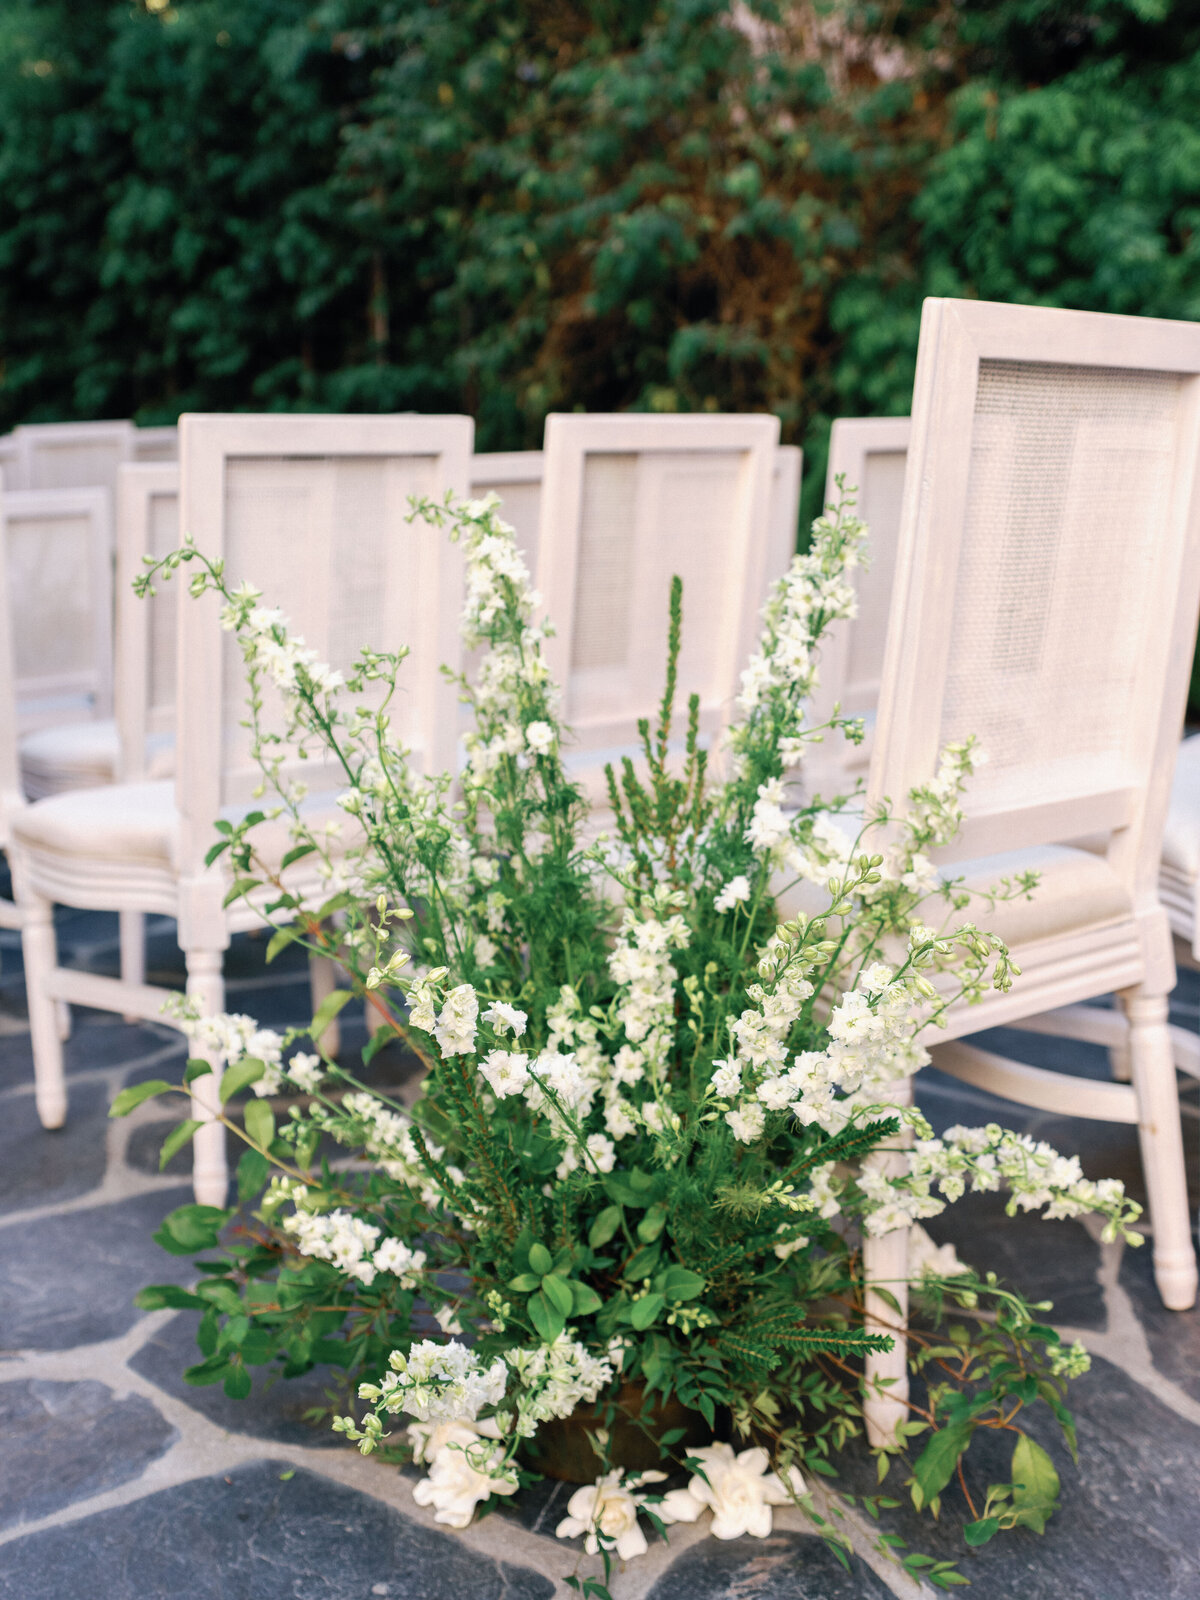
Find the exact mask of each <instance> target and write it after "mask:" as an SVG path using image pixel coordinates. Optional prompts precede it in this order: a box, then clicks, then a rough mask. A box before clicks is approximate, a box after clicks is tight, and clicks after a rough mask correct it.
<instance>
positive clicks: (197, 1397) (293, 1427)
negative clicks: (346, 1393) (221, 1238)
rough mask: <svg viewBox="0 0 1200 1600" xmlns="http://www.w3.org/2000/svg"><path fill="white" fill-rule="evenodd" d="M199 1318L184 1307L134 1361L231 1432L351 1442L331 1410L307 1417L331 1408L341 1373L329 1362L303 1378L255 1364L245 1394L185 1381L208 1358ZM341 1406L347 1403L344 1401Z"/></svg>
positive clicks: (284, 1440) (340, 1445)
mask: <svg viewBox="0 0 1200 1600" xmlns="http://www.w3.org/2000/svg"><path fill="white" fill-rule="evenodd" d="M198 1322H199V1317H198V1315H197V1314H196V1313H195V1312H191V1311H181V1312H180V1313H179V1315H178V1316H177V1317H172V1319H171V1321H170V1322H168V1323H166V1324H165V1325H164V1326H163V1327H162V1328H160V1329H159V1330H158V1332H157V1333H156V1334H155V1335H154V1336H153V1338H151V1339H148V1340H147V1341H146V1343H145V1344H144V1345H143V1346H142V1348H141V1349H140V1350H139V1351H138V1352H137V1354H136V1355H135V1356H134V1358H133V1360H132V1361H131V1362H130V1363H129V1364H130V1366H131V1367H132V1368H133V1370H134V1371H135V1372H140V1373H141V1375H142V1377H144V1378H149V1379H150V1381H151V1383H154V1384H157V1385H158V1387H159V1388H160V1389H162V1390H163V1391H164V1393H166V1394H169V1395H173V1396H174V1398H175V1399H177V1400H182V1401H183V1402H184V1404H185V1405H189V1406H191V1408H192V1410H193V1411H198V1412H199V1413H200V1414H201V1415H202V1416H205V1417H207V1418H208V1420H209V1421H210V1422H213V1423H215V1424H216V1425H217V1427H219V1428H226V1429H228V1431H229V1432H230V1433H241V1434H249V1435H250V1436H251V1437H253V1438H256V1439H267V1440H270V1441H271V1443H273V1444H288V1445H292V1444H299V1445H316V1446H319V1447H322V1448H327V1449H337V1450H344V1449H346V1448H347V1446H346V1442H345V1440H344V1439H343V1438H342V1437H341V1436H340V1434H336V1433H334V1432H333V1429H332V1428H331V1427H330V1425H329V1418H328V1417H327V1416H326V1417H324V1418H322V1419H321V1420H320V1421H315V1422H309V1421H306V1420H305V1413H306V1412H307V1411H310V1410H312V1409H313V1408H314V1407H320V1408H322V1409H327V1408H328V1407H329V1405H330V1403H331V1401H330V1394H331V1392H332V1391H333V1390H334V1387H335V1385H336V1384H337V1382H338V1374H336V1373H335V1372H333V1371H332V1370H331V1369H330V1368H328V1367H317V1368H314V1369H313V1371H312V1372H306V1373H305V1374H304V1375H303V1376H302V1377H299V1378H280V1377H279V1376H278V1373H277V1370H275V1369H272V1368H269V1367H254V1368H252V1369H251V1371H252V1373H253V1377H254V1388H253V1390H252V1391H251V1393H250V1394H248V1395H247V1396H246V1398H245V1399H244V1400H231V1399H230V1398H229V1396H228V1395H227V1394H226V1393H225V1391H224V1389H223V1388H222V1387H221V1385H220V1384H211V1385H207V1386H205V1387H203V1388H199V1389H198V1388H194V1387H193V1386H192V1385H191V1384H189V1383H185V1382H184V1381H183V1373H184V1369H185V1368H187V1367H192V1366H195V1365H196V1364H197V1362H199V1361H202V1360H203V1359H204V1357H203V1356H202V1355H201V1353H200V1351H199V1349H198V1348H197V1346H196V1325H197V1323H198ZM340 1409H345V1407H344V1404H343V1405H342V1406H341V1407H340Z"/></svg>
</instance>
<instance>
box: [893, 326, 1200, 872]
mask: <svg viewBox="0 0 1200 1600" xmlns="http://www.w3.org/2000/svg"><path fill="white" fill-rule="evenodd" d="M1198 446H1200V325H1196V324H1194V323H1180V322H1165V321H1157V320H1153V319H1151V318H1142V317H1115V316H1104V315H1099V314H1096V313H1091V312H1081V311H1057V310H1050V309H1047V308H1043V307H1037V306H1007V305H989V304H986V303H979V302H971V301H956V300H927V301H926V302H925V309H924V314H923V317H922V322H921V341H920V351H919V356H918V362H917V376H916V384H915V388H914V394H913V417H912V438H911V442H910V446H909V464H908V471H907V474H906V477H905V488H904V509H903V514H902V518H901V533H900V546H899V553H898V557H897V563H896V577H895V583H894V588H893V600H892V608H891V615H890V618H889V622H888V638H887V651H886V655H885V660H884V671H883V684H882V689H881V692H880V702H879V718H878V723H877V727H876V740H875V750H874V755H873V759H872V765H871V776H870V783H869V795H870V797H871V798H872V799H878V798H880V797H881V796H884V795H888V796H891V797H892V798H893V799H894V800H896V801H898V802H899V801H901V800H902V799H903V798H904V796H905V795H906V794H907V792H908V790H909V789H910V788H911V787H912V786H913V785H915V784H918V783H923V782H927V781H928V780H929V779H930V778H932V777H933V775H934V772H935V770H936V766H937V759H938V750H939V748H940V747H941V746H942V745H944V744H945V743H946V742H948V741H951V740H955V739H961V738H963V737H964V736H965V735H967V734H970V733H974V734H976V735H977V736H978V738H979V742H980V745H981V747H982V749H983V750H984V751H985V752H986V753H987V756H988V758H989V759H988V762H987V764H986V765H985V766H983V767H982V768H981V769H980V770H979V772H978V773H977V775H976V776H975V778H974V779H973V780H972V782H971V786H970V789H969V791H968V795H967V800H966V807H965V809H966V817H967V820H966V825H965V828H964V830H963V833H962V835H961V837H960V839H959V840H958V841H957V843H956V845H955V846H954V847H953V849H952V851H951V852H948V853H947V854H948V856H949V858H950V859H955V858H957V859H962V858H964V857H970V856H978V855H985V854H990V853H992V852H994V851H999V850H1015V849H1020V848H1024V847H1027V846H1032V845H1037V844H1048V843H1056V842H1065V841H1069V840H1071V839H1075V838H1082V837H1084V836H1087V835H1091V834H1101V833H1102V834H1107V835H1108V836H1109V847H1108V855H1109V860H1110V862H1112V863H1113V865H1114V866H1115V867H1116V868H1117V869H1118V870H1119V871H1120V872H1121V873H1122V875H1123V876H1124V877H1125V878H1126V879H1127V881H1128V882H1129V884H1130V887H1131V889H1132V890H1133V892H1135V893H1136V894H1138V895H1139V896H1141V897H1142V898H1143V899H1145V898H1147V897H1148V899H1149V900H1150V901H1151V902H1152V901H1153V896H1154V882H1155V879H1156V876H1157V870H1158V856H1159V846H1160V843H1161V832H1162V826H1163V822H1164V819H1165V815H1166V807H1167V800H1168V792H1169V787H1170V780H1171V771H1172V766H1173V761H1174V753H1175V748H1176V745H1177V744H1178V740H1179V735H1180V729H1181V725H1182V721H1183V711H1184V701H1185V694H1186V686H1187V677H1188V667H1189V663H1190V657H1191V651H1192V647H1193V642H1194V639H1195V631H1196V616H1197V609H1198V607H1200V497H1198V485H1197V460H1198Z"/></svg>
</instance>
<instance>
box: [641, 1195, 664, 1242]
mask: <svg viewBox="0 0 1200 1600" xmlns="http://www.w3.org/2000/svg"><path fill="white" fill-rule="evenodd" d="M666 1225H667V1208H666V1206H665V1205H664V1204H663V1202H662V1201H661V1200H658V1201H656V1202H655V1204H654V1205H652V1206H651V1207H650V1209H649V1211H647V1213H646V1215H645V1216H644V1217H643V1218H642V1220H641V1221H640V1222H639V1223H638V1227H637V1236H638V1238H639V1239H640V1240H641V1241H642V1243H643V1244H653V1243H654V1241H655V1239H657V1238H658V1236H659V1234H660V1233H661V1232H662V1231H663V1229H664V1228H665V1227H666Z"/></svg>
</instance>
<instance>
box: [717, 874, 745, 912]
mask: <svg viewBox="0 0 1200 1600" xmlns="http://www.w3.org/2000/svg"><path fill="white" fill-rule="evenodd" d="M749 898H750V880H749V879H748V878H747V877H746V876H745V874H744V873H738V875H737V877H736V878H730V880H729V882H728V883H727V884H726V885H725V887H724V888H723V889H722V890H721V892H720V894H719V895H718V896H717V898H716V899H715V900H714V901H713V905H714V906H715V907H716V909H717V910H718V911H732V910H733V908H734V906H736V905H742V904H743V903H744V902H745V901H747V900H749Z"/></svg>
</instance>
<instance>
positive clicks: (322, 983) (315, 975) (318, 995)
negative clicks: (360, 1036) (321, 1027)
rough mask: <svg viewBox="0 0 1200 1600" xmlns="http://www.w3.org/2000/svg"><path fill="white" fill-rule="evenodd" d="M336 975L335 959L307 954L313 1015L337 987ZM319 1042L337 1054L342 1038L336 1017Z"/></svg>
mask: <svg viewBox="0 0 1200 1600" xmlns="http://www.w3.org/2000/svg"><path fill="white" fill-rule="evenodd" d="M337 977H338V969H337V963H336V962H335V961H331V960H330V958H329V957H328V956H309V958H308V982H309V988H310V991H311V994H312V1008H313V1015H314V1016H315V1015H316V1013H317V1010H318V1008H319V1007H320V1005H321V1002H322V1001H323V1000H324V999H325V998H326V996H328V995H331V994H332V993H333V991H334V990H335V989H336V988H337V986H338V982H337ZM319 1042H320V1043H321V1044H322V1045H323V1046H324V1048H325V1049H326V1050H327V1051H328V1052H329V1054H330V1055H331V1056H336V1055H337V1053H338V1049H339V1047H340V1046H341V1042H342V1039H341V1029H340V1028H339V1027H338V1019H337V1018H336V1017H334V1019H333V1021H332V1022H330V1023H329V1024H328V1025H327V1026H326V1028H325V1031H324V1032H323V1033H322V1034H321V1038H320V1041H319Z"/></svg>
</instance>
